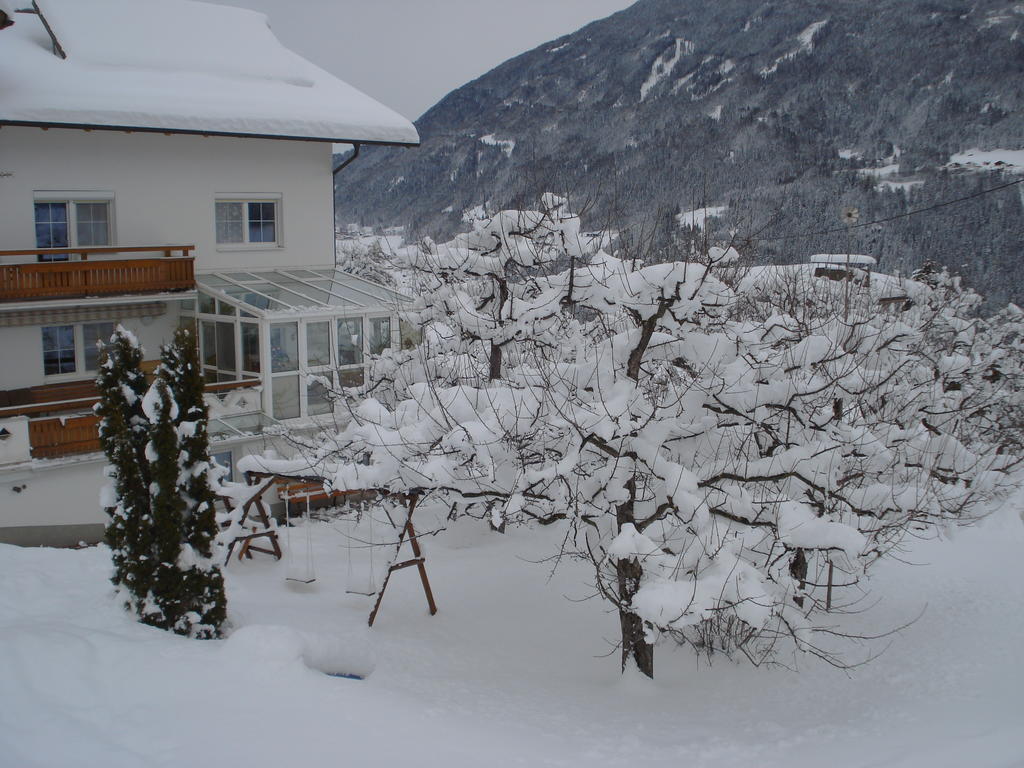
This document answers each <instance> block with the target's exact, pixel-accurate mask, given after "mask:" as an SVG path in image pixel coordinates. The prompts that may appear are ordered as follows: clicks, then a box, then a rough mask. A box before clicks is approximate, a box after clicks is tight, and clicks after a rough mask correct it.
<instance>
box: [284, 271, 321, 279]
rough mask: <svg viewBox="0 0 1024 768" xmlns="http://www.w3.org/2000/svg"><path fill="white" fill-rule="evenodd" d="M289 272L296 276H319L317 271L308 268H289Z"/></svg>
mask: <svg viewBox="0 0 1024 768" xmlns="http://www.w3.org/2000/svg"><path fill="white" fill-rule="evenodd" d="M288 274H289V275H293V276H294V277H312V278H316V277H319V275H318V274H317V273H316V272H310V271H309V270H308V269H289V270H288Z"/></svg>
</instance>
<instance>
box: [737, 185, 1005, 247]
mask: <svg viewBox="0 0 1024 768" xmlns="http://www.w3.org/2000/svg"><path fill="white" fill-rule="evenodd" d="M1021 183H1024V179H1017V180H1016V181H1010V182H1007V183H1006V184H1000V185H999V186H997V187H990V188H988V189H982V190H980V191H978V192H974V193H972V194H970V195H965V196H964V197H958V198H956V199H955V200H946V201H944V202H941V203H936V204H935V205H929V206H927V207H925V208H917V209H915V210H913V211H906V212H905V213H898V214H896V215H895V216H886V217H885V218H882V219H873V220H872V221H865V222H862V223H859V224H851V225H849V226H845V227H832V228H831V229H823V230H820V231H818V232H800V233H797V234H793V235H776V236H775V237H750V238H746V239H745V240H744V242H746V243H769V242H775V241H779V240H800V239H803V238H808V237H818V236H819V235H831V234H835V233H837V232H848V231H850V230H852V229H862V228H863V227H873V226H874V225H876V224H885V223H887V222H890V221H896V220H897V219H906V218H908V217H910V216H916V215H918V214H919V213H928V212H929V211H934V210H936V209H938V208H946V207H948V206H950V205H956V204H957V203H962V202H965V201H967V200H973V199H974V198H976V197H982V196H983V195H988V194H991V193H993V192H998V191H1000V190H1002V189H1006V188H1008V187H1012V186H1015V185H1017V184H1021Z"/></svg>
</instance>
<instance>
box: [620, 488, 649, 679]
mask: <svg viewBox="0 0 1024 768" xmlns="http://www.w3.org/2000/svg"><path fill="white" fill-rule="evenodd" d="M626 490H627V491H629V499H628V500H627V501H625V502H624V503H623V504H621V505H620V506H619V507H618V508H617V509H616V510H615V518H616V522H617V523H618V527H619V530H620V531H621V530H622V527H623V526H624V525H626V524H627V523H631V524H633V525H635V524H636V518H635V516H634V515H633V501H634V500H635V499H636V481H635V480H634V479H633V478H630V479H629V480H627V481H626ZM643 575H644V569H643V566H641V565H640V563H639V562H638V561H637V560H636V559H631V560H619V561H617V562H616V563H615V577H616V580H617V582H618V588H619V605H620V606H622V607H620V608H619V626H620V627H621V628H622V670H623V672H625V670H626V664H627V663H629V660H630V659H633V662H634V663H635V664H636V668H637V669H639V670H640V671H641V672H643V673H644V674H645V675H647V677H650V678H653V677H654V646H653V645H651V644H649V643H648V642H647V640H646V638H645V637H644V623H643V620H642V619H641V618H640V617H639V616H637V615H636V614H633V613H629V612H627V611H626V610H625V606H628V605H630V604H631V603H632V601H633V596H634V595H636V593H637V592H638V591H639V590H640V579H641V578H642V577H643Z"/></svg>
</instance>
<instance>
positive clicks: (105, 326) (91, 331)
mask: <svg viewBox="0 0 1024 768" xmlns="http://www.w3.org/2000/svg"><path fill="white" fill-rule="evenodd" d="M113 335H114V323H85V324H84V325H83V326H82V342H83V343H84V344H85V370H87V371H95V370H97V369H98V368H99V367H100V366H99V362H100V347H99V342H102V343H104V344H106V343H107V342H108V341H110V337H111V336H113Z"/></svg>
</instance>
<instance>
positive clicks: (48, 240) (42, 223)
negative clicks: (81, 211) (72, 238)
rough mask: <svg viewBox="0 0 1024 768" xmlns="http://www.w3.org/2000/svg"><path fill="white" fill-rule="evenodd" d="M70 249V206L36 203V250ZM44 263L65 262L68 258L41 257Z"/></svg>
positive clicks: (62, 255) (64, 256) (63, 256)
mask: <svg viewBox="0 0 1024 768" xmlns="http://www.w3.org/2000/svg"><path fill="white" fill-rule="evenodd" d="M67 247H68V204H67V203H36V248H67ZM40 259H41V260H42V261H58V260H59V261H63V260H65V259H67V256H66V255H64V254H61V256H60V257H56V258H55V257H53V256H48V257H47V256H41V257H40Z"/></svg>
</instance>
